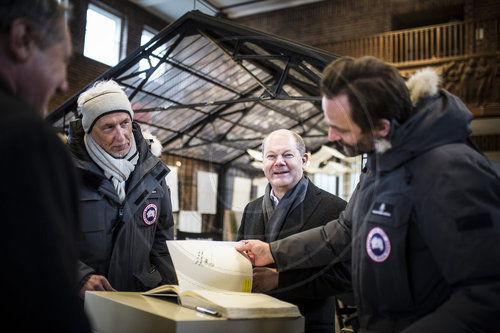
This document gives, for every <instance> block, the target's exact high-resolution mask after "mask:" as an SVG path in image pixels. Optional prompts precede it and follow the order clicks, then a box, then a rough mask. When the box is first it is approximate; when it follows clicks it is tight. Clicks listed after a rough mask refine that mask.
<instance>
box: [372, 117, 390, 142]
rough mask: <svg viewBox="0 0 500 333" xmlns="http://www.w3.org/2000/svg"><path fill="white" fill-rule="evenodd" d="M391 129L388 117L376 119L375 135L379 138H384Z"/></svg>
mask: <svg viewBox="0 0 500 333" xmlns="http://www.w3.org/2000/svg"><path fill="white" fill-rule="evenodd" d="M390 131H391V122H390V121H389V120H388V119H385V118H382V119H380V120H379V121H378V125H377V128H376V130H375V133H376V135H377V136H378V137H379V138H385V137H386V136H387V135H389V132H390Z"/></svg>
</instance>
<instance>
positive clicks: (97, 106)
mask: <svg viewBox="0 0 500 333" xmlns="http://www.w3.org/2000/svg"><path fill="white" fill-rule="evenodd" d="M79 107H80V111H81V113H82V125H83V129H84V130H85V133H90V131H91V130H92V127H93V126H94V124H95V122H96V121H97V120H98V119H99V118H101V117H102V116H104V115H106V114H109V113H114V112H128V114H129V115H130V119H131V120H133V119H134V111H133V110H132V105H131V104H130V101H129V100H128V97H127V95H125V93H124V92H123V91H122V92H115V91H111V92H110V91H106V92H103V93H102V94H100V95H96V96H94V97H92V98H90V99H88V100H87V101H85V102H84V103H82V104H81V105H80V106H79Z"/></svg>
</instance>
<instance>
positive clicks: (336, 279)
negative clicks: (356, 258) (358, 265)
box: [271, 261, 352, 299]
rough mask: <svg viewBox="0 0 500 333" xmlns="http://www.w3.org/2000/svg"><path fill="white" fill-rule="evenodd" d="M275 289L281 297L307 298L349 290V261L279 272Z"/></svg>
mask: <svg viewBox="0 0 500 333" xmlns="http://www.w3.org/2000/svg"><path fill="white" fill-rule="evenodd" d="M276 290H277V291H279V297H282V298H309V299H318V298H319V299H323V298H325V297H326V296H332V295H338V294H342V293H346V292H349V291H351V290H352V284H351V262H350V261H346V262H341V263H337V264H333V265H327V266H324V267H320V268H304V269H293V270H289V271H286V272H280V273H279V284H278V288H277V289H276ZM271 294H272V293H271Z"/></svg>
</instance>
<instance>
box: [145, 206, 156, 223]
mask: <svg viewBox="0 0 500 333" xmlns="http://www.w3.org/2000/svg"><path fill="white" fill-rule="evenodd" d="M157 216H158V207H157V206H156V205H155V204H153V203H151V204H149V205H147V206H146V208H144V210H143V211H142V219H143V221H144V223H146V224H147V225H152V224H153V223H155V222H156V217H157Z"/></svg>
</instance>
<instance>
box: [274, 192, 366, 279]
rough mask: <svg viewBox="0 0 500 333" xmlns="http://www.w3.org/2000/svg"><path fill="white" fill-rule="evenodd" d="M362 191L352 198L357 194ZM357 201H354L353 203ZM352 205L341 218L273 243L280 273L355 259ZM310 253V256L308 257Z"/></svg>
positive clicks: (341, 214)
mask: <svg viewBox="0 0 500 333" xmlns="http://www.w3.org/2000/svg"><path fill="white" fill-rule="evenodd" d="M357 191H358V188H357V189H356V190H355V191H354V193H353V195H352V197H354V196H356V195H357ZM350 202H353V200H352V198H351V201H350ZM351 217H352V205H351V204H350V203H347V206H346V208H345V210H344V211H342V213H340V215H339V218H338V219H336V220H333V221H330V222H328V223H327V224H325V225H324V226H320V227H317V228H314V229H309V230H306V231H303V232H300V233H297V234H294V235H291V236H288V237H286V238H284V239H280V240H277V241H274V242H272V243H270V249H271V254H272V256H273V258H274V261H275V264H276V267H277V268H278V271H280V272H284V271H288V270H291V269H303V268H312V267H318V266H325V265H334V264H335V263H339V262H346V261H349V260H351ZM305 253H307V254H308V255H307V256H304V254H305Z"/></svg>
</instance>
